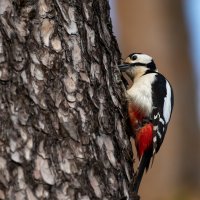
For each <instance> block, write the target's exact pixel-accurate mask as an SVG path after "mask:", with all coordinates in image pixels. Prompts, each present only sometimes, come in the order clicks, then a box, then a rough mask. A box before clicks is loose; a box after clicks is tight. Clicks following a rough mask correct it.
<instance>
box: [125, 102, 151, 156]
mask: <svg viewBox="0 0 200 200" xmlns="http://www.w3.org/2000/svg"><path fill="white" fill-rule="evenodd" d="M128 113H129V120H130V125H131V127H132V131H133V134H134V138H135V144H136V148H137V153H138V157H139V158H140V157H141V156H142V155H143V153H144V151H146V150H148V149H149V148H151V145H152V141H153V124H152V123H151V122H148V121H146V119H148V116H147V115H146V113H144V112H142V111H141V110H140V109H139V108H137V106H135V105H134V104H131V103H129V105H128Z"/></svg>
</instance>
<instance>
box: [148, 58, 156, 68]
mask: <svg viewBox="0 0 200 200" xmlns="http://www.w3.org/2000/svg"><path fill="white" fill-rule="evenodd" d="M146 66H147V67H148V68H149V69H150V70H155V69H156V65H155V63H154V61H153V60H152V61H151V62H150V63H148V64H147V65H146Z"/></svg>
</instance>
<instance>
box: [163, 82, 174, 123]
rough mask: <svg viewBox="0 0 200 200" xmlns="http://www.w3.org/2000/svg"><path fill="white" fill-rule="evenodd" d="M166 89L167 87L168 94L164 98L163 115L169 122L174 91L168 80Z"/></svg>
mask: <svg viewBox="0 0 200 200" xmlns="http://www.w3.org/2000/svg"><path fill="white" fill-rule="evenodd" d="M166 89H167V95H166V97H165V99H164V108H163V115H164V118H165V122H166V123H168V122H169V119H170V115H171V110H172V105H171V96H172V92H171V87H170V85H169V83H168V81H167V82H166Z"/></svg>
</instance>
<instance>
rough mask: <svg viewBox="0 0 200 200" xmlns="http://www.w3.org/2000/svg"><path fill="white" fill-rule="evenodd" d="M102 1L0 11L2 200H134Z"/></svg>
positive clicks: (3, 5) (9, 6) (44, 0)
mask: <svg viewBox="0 0 200 200" xmlns="http://www.w3.org/2000/svg"><path fill="white" fill-rule="evenodd" d="M119 58H120V53H119V49H118V45H117V42H116V40H115V37H114V36H113V34H112V26H111V20H110V16H109V5H108V2H107V1H106V0H102V1H92V0H84V1H78V0H76V1H75V0H74V1H72V0H69V1H62V0H38V1H32V0H20V1H12V0H1V1H0V199H12V200H15V199H16V200H22V199H28V200H36V199H62V200H64V199H66V200H73V199H75V200H78V199H80V200H89V199H115V200H116V199H117V200H118V199H126V198H127V199H128V198H129V199H137V197H133V195H132V193H131V185H132V177H133V170H132V151H131V145H130V141H129V138H128V136H127V135H126V133H125V130H124V129H123V123H122V122H123V118H124V113H123V105H124V104H125V102H124V101H122V99H123V89H122V87H121V80H120V78H119V71H118V69H117V68H116V64H117V62H118V61H119Z"/></svg>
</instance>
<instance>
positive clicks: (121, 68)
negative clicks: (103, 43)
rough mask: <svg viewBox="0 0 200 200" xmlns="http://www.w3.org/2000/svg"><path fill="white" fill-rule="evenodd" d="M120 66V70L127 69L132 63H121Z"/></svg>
mask: <svg viewBox="0 0 200 200" xmlns="http://www.w3.org/2000/svg"><path fill="white" fill-rule="evenodd" d="M118 67H119V69H120V71H126V70H127V69H128V68H130V67H131V64H129V63H123V64H121V65H118Z"/></svg>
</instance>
